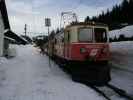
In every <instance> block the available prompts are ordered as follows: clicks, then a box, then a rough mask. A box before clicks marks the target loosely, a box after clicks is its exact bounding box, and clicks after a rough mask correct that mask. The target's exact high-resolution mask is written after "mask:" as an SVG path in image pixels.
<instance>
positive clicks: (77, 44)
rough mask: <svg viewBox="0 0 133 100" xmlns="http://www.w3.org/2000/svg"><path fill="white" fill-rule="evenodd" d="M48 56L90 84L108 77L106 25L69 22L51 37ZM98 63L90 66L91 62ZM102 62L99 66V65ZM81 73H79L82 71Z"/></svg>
mask: <svg viewBox="0 0 133 100" xmlns="http://www.w3.org/2000/svg"><path fill="white" fill-rule="evenodd" d="M48 47H49V55H50V56H52V57H53V58H55V60H56V62H58V63H61V64H62V63H63V65H64V63H65V65H66V66H67V69H70V70H71V72H74V75H77V73H78V75H79V73H80V75H81V76H82V77H83V78H85V77H87V78H86V80H87V81H89V82H91V83H95V82H98V83H106V82H108V81H109V80H110V68H109V66H107V63H108V61H109V59H110V51H109V38H108V26H107V25H105V24H99V23H94V22H92V23H91V22H89V23H84V22H80V23H72V24H71V25H69V26H66V27H65V29H63V30H62V31H60V32H59V33H58V34H56V35H55V36H54V38H52V39H51V40H50V45H49V46H48ZM90 62H92V63H94V64H97V63H98V66H93V65H91V64H92V63H90ZM101 65H102V66H101ZM81 73H82V74H81Z"/></svg>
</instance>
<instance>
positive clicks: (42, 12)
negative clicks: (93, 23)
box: [6, 0, 122, 35]
mask: <svg viewBox="0 0 133 100" xmlns="http://www.w3.org/2000/svg"><path fill="white" fill-rule="evenodd" d="M121 2H122V0H6V4H7V10H8V15H9V21H10V25H11V28H12V30H13V31H14V32H16V33H18V34H23V32H24V24H27V25H28V32H33V34H32V35H37V33H43V34H44V33H46V28H45V25H44V19H45V17H50V18H51V19H52V27H51V29H55V28H57V27H59V21H60V13H61V12H62V11H73V12H75V13H76V14H77V15H78V18H79V20H80V21H83V20H84V18H85V17H86V16H94V15H98V14H99V13H101V11H103V10H104V11H106V10H107V8H109V9H111V8H112V6H113V5H115V4H120V3H121ZM29 35H31V34H29Z"/></svg>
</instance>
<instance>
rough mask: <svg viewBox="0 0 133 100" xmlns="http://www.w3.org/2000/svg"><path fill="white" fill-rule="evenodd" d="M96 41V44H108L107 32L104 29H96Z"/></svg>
mask: <svg viewBox="0 0 133 100" xmlns="http://www.w3.org/2000/svg"><path fill="white" fill-rule="evenodd" d="M94 33H95V41H96V42H107V31H106V29H104V28H95V29H94Z"/></svg>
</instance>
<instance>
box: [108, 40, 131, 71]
mask: <svg viewBox="0 0 133 100" xmlns="http://www.w3.org/2000/svg"><path fill="white" fill-rule="evenodd" d="M110 47H111V56H112V57H111V63H112V64H113V65H114V66H116V67H118V68H121V69H125V70H128V71H131V72H133V41H126V42H114V43H111V44H110Z"/></svg>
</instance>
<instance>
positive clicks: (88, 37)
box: [79, 28, 93, 42]
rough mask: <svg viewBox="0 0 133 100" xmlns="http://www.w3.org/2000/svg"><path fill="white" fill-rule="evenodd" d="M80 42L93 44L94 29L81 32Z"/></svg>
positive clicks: (83, 29)
mask: <svg viewBox="0 0 133 100" xmlns="http://www.w3.org/2000/svg"><path fill="white" fill-rule="evenodd" d="M79 41H80V42H92V41H93V30H92V28H82V29H80V30H79Z"/></svg>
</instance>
